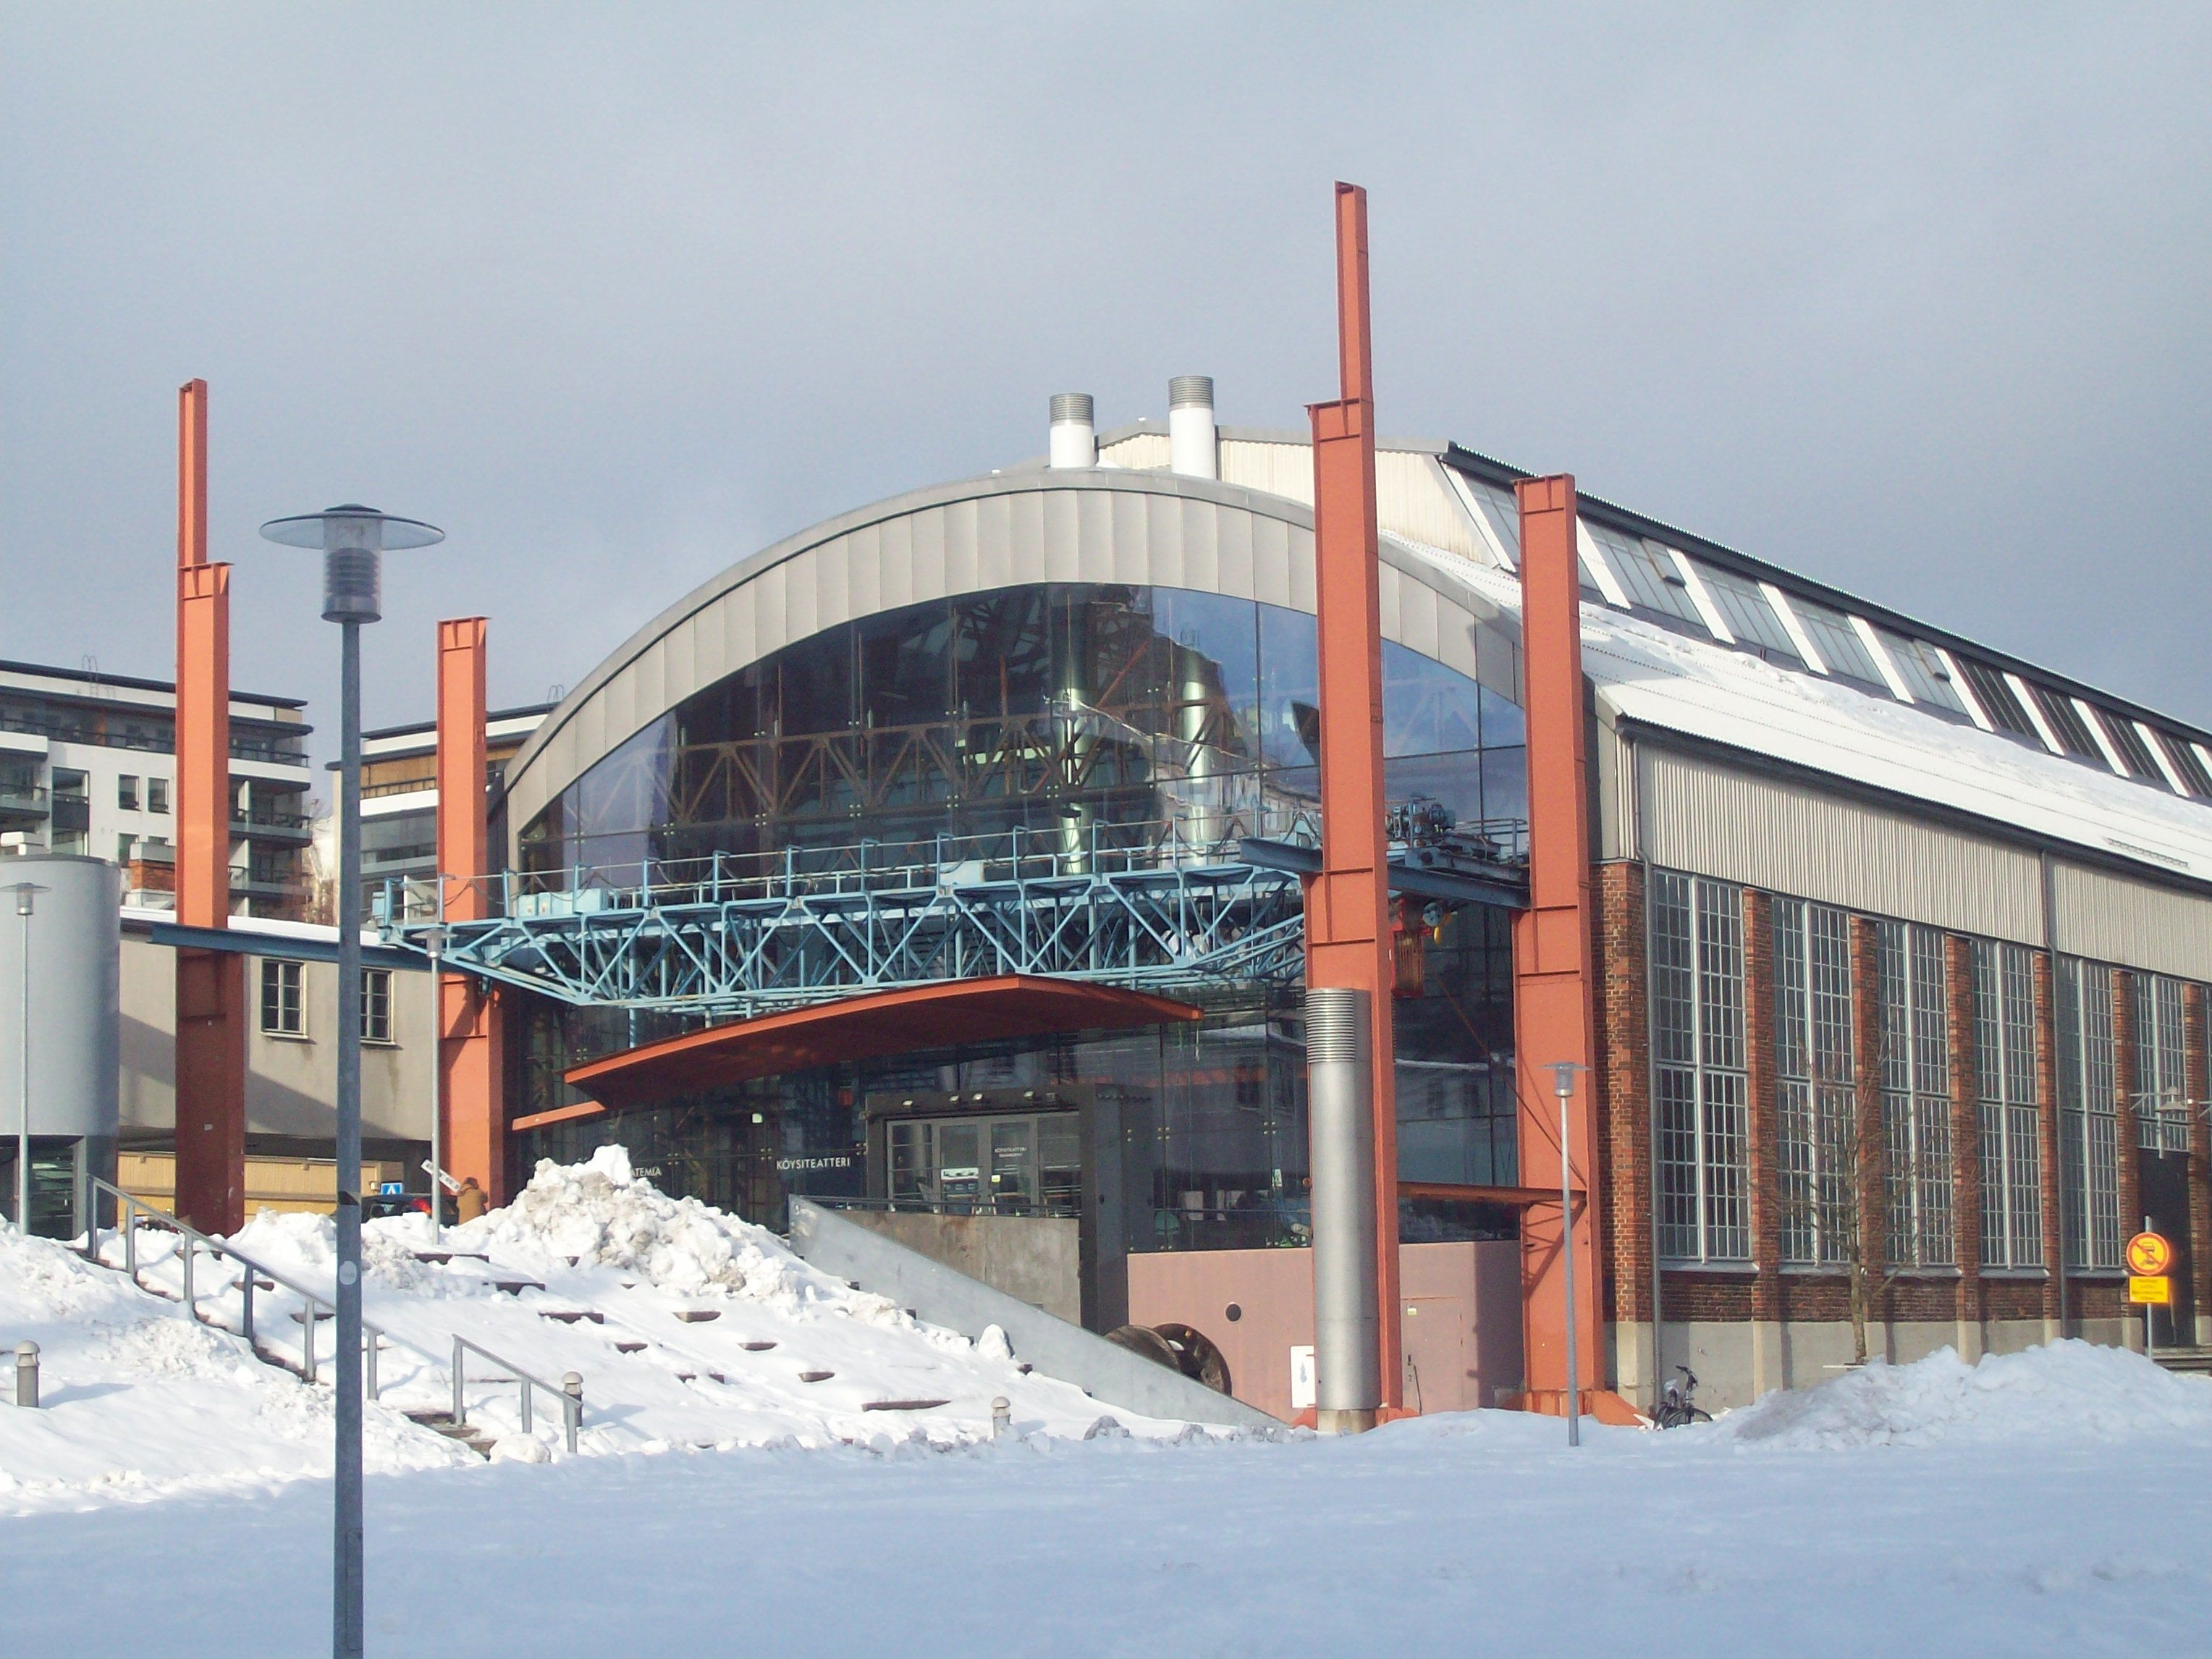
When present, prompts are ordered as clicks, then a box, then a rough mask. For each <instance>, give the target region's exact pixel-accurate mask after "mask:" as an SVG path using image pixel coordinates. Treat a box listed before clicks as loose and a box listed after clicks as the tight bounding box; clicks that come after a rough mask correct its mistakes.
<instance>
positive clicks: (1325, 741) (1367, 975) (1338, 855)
mask: <svg viewBox="0 0 2212 1659" xmlns="http://www.w3.org/2000/svg"><path fill="white" fill-rule="evenodd" d="M1336 303H1337V356H1338V363H1339V371H1340V381H1341V384H1342V387H1343V393H1344V395H1343V397H1342V398H1340V400H1339V401H1338V402H1335V403H1333V404H1310V405H1309V407H1308V411H1307V412H1308V413H1309V414H1310V415H1311V416H1312V417H1313V451H1314V592H1315V596H1316V607H1315V608H1316V611H1318V612H1319V628H1318V632H1319V635H1320V650H1321V817H1322V871H1321V873H1320V875H1318V876H1317V877H1316V878H1314V880H1313V881H1312V882H1311V883H1310V884H1308V886H1307V888H1306V984H1307V986H1308V987H1316V986H1340V987H1345V988H1346V989H1352V990H1359V991H1364V992H1365V993H1366V994H1367V995H1368V999H1369V1043H1370V1050H1371V1053H1372V1054H1373V1057H1374V1085H1373V1093H1374V1112H1375V1268H1376V1282H1377V1285H1378V1291H1379V1297H1378V1301H1377V1304H1376V1309H1377V1312H1378V1314H1379V1316H1380V1318H1381V1323H1382V1353H1381V1358H1382V1379H1383V1400H1382V1403H1383V1407H1385V1408H1386V1409H1387V1408H1390V1407H1396V1406H1397V1405H1399V1403H1400V1402H1401V1398H1402V1396H1403V1395H1404V1392H1405V1379H1404V1376H1403V1371H1404V1361H1403V1358H1401V1342H1400V1334H1399V1311H1400V1310H1399V1306H1398V1105H1397V1102H1398V1095H1397V1087H1396V1081H1397V1066H1396V1059H1395V1052H1394V1048H1393V1045H1392V1042H1391V1031H1390V1012H1391V996H1390V992H1391V987H1392V985H1393V983H1394V982H1395V978H1396V964H1395V962H1394V960H1393V953H1392V945H1391V938H1390V902H1389V866H1388V864H1387V861H1386V860H1385V858H1384V852H1383V848H1384V842H1383V643H1382V640H1383V604H1382V596H1381V593H1380V591H1379V586H1378V583H1379V581H1380V577H1379V575H1378V574H1377V568H1378V562H1379V559H1380V556H1381V542H1380V538H1379V536H1378V533H1377V531H1376V519H1375V382H1374V375H1373V370H1372V361H1371V357H1370V338H1369V333H1368V315H1367V192H1366V191H1364V190H1363V189H1361V188H1360V187H1359V186H1358V185H1344V184H1340V185H1337V187H1336Z"/></svg>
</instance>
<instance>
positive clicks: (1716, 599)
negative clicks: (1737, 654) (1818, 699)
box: [1698, 564, 1804, 666]
mask: <svg viewBox="0 0 2212 1659" xmlns="http://www.w3.org/2000/svg"><path fill="white" fill-rule="evenodd" d="M1698 576H1699V580H1702V581H1703V582H1704V583H1705V592H1708V593H1709V594H1711V596H1712V601H1713V604H1714V605H1717V606H1718V607H1719V610H1720V613H1721V618H1722V620H1723V621H1724V622H1726V623H1728V626H1729V633H1731V634H1733V635H1735V636H1736V640H1737V641H1738V642H1739V643H1740V644H1743V645H1749V646H1755V647H1758V649H1759V653H1760V654H1761V655H1763V656H1765V657H1768V658H1770V659H1771V658H1774V657H1780V658H1783V659H1785V660H1786V661H1788V662H1790V663H1792V664H1794V665H1800V666H1802V665H1803V662H1804V657H1803V655H1802V653H1800V652H1799V651H1798V649H1797V641H1795V640H1793V639H1791V638H1790V630H1789V629H1786V628H1784V626H1783V625H1782V618H1781V617H1778V616H1776V615H1775V614H1774V607H1773V606H1772V605H1770V604H1769V603H1767V599H1766V594H1765V592H1764V591H1763V590H1762V589H1761V588H1760V587H1759V584H1758V583H1756V582H1749V581H1746V580H1744V579H1743V578H1742V577H1741V576H1738V575H1735V574H1732V573H1731V572H1729V571H1726V570H1720V569H1717V568H1714V567H1713V566H1711V565H1709V564H1699V566H1698Z"/></svg>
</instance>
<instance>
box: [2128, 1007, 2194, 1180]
mask: <svg viewBox="0 0 2212 1659" xmlns="http://www.w3.org/2000/svg"><path fill="white" fill-rule="evenodd" d="M2131 994H2132V996H2133V998H2134V1001H2133V1004H2132V1011H2133V1012H2134V1014H2135V1025H2136V1146H2140V1147H2142V1149H2143V1151H2145V1152H2187V1151H2188V1150H2189V1109H2190V1100H2189V1083H2188V1079H2187V1077H2186V1075H2185V1073H2184V1071H2183V1069H2182V1067H2183V1054H2184V1049H2183V1048H2182V1040H2181V981H2179V980H2178V979H2168V978H2167V977H2166V975H2164V974H2137V975H2135V976H2134V985H2133V987H2132V992H2131Z"/></svg>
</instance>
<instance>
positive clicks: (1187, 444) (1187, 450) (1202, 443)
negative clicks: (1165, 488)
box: [1168, 374, 1221, 478]
mask: <svg viewBox="0 0 2212 1659" xmlns="http://www.w3.org/2000/svg"><path fill="white" fill-rule="evenodd" d="M1168 465H1169V466H1170V468H1171V469H1173V470H1174V471H1177V472H1180V473H1182V475H1183V477H1186V478H1218V477H1220V476H1221V452H1220V449H1219V447H1218V445H1217V443H1216V441H1215V438H1214V430H1213V377H1212V375H1210V374H1178V375H1176V377H1175V379H1173V380H1170V381H1169V382H1168Z"/></svg>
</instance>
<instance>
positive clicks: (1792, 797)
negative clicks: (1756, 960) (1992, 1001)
mask: <svg viewBox="0 0 2212 1659" xmlns="http://www.w3.org/2000/svg"><path fill="white" fill-rule="evenodd" d="M1636 754H1637V769H1636V784H1637V791H1638V794H1639V795H1640V796H1641V797H1642V803H1643V810H1644V840H1645V843H1646V845H1645V849H1644V850H1645V852H1646V854H1647V855H1648V856H1649V857H1650V860H1651V861H1652V862H1653V863H1654V864H1658V865H1663V866H1666V867H1668V869H1674V870H1689V871H1693V872H1697V873H1698V874H1699V875H1707V876H1717V877H1719V878H1722V879H1723V880H1725V881H1737V882H1742V883H1743V884H1746V885H1747V886H1753V887H1762V888H1765V889H1766V890H1769V891H1771V892H1777V893H1787V894H1790V895H1791V896H1795V897H1798V898H1808V899H1817V900H1819V901H1820V902H1822V903H1826V904H1838V905H1844V906H1848V907H1850V908H1852V909H1857V910H1863V911H1867V912H1869V913H1871V914H1873V915H1884V916H1899V917H1903V918H1905V919H1906V920H1908V921H1922V922H1926V923H1928V924H1929V925H1930V926H1932V927H1948V928H1954V929H1956V930H1958V931H1959V932H1960V933H1981V934H1985V935H1987V936H1989V937H1990V938H1993V939H2013V940H2016V941H2018V942H2019V943H2021V944H2023V945H2041V944H2042V943H2043V869H2042V862H2041V860H2039V859H2038V858H2037V857H2036V855H2035V854H2033V853H2029V852H2024V851H2022V850H2021V849H2019V848H2011V847H2006V846H2002V845H2000V844H1998V843H1996V842H1989V841H1983V840H1978V839H1977V838H1975V837H1974V836H1969V835H1967V834H1966V833H1964V832H1962V831H1960V830H1957V829H1948V828H1946V827H1943V826H1942V825H1938V824H1933V823H1923V822H1919V821H1917V820H1915V819H1912V818H1910V817H1905V816H1904V815H1903V814H1901V813H1894V812H1888V811H1882V810H1881V809H1880V808H1878V807H1874V806H1870V805H1864V804H1863V803H1861V802H1857V801H1853V800H1849V799H1843V798H1841V797H1838V796H1834V795H1828V794H1823V793H1819V792H1817V791H1815V790H1813V789H1810V788H1808V787H1803V786H1802V785H1798V784H1794V783H1786V782H1784V781H1781V780H1779V779H1775V778H1766V777H1761V776H1759V775H1756V774H1754V773H1751V772H1748V771H1740V770H1737V769H1733V768H1730V767H1727V766H1723V765H1721V764H1719V763H1715V762H1712V761H1708V760H1705V759H1703V758H1698V757H1691V756H1687V755H1682V754H1678V753H1675V752H1674V751H1672V750H1667V749H1662V748H1660V747H1658V746H1657V745H1656V744H1652V743H1649V742H1639V743H1638V744H1637V745H1636Z"/></svg>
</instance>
